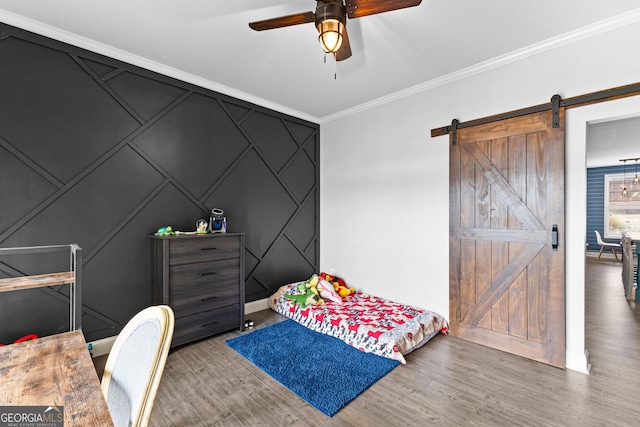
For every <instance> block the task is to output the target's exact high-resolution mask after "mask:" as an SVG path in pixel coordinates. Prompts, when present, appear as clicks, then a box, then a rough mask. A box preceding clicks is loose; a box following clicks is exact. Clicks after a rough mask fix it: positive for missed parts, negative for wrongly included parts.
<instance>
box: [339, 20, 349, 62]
mask: <svg viewBox="0 0 640 427" xmlns="http://www.w3.org/2000/svg"><path fill="white" fill-rule="evenodd" d="M347 58H351V44H349V33H347V27H344V31H343V32H342V46H340V49H338V51H337V52H336V61H344V60H345V59H347Z"/></svg>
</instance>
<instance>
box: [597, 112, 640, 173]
mask: <svg viewBox="0 0 640 427" xmlns="http://www.w3.org/2000/svg"><path fill="white" fill-rule="evenodd" d="M638 115H640V112H638ZM638 157H640V117H626V118H618V119H612V120H603V121H598V122H597V123H589V124H588V125H587V167H588V168H595V167H601V166H621V165H623V164H624V163H623V162H621V161H620V160H623V159H635V158H638ZM627 168H628V170H629V171H631V170H634V171H635V169H634V168H635V162H633V161H630V162H627Z"/></svg>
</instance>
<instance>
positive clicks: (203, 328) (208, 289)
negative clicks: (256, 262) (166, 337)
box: [150, 233, 244, 347]
mask: <svg viewBox="0 0 640 427" xmlns="http://www.w3.org/2000/svg"><path fill="white" fill-rule="evenodd" d="M150 237H151V238H152V245H153V281H154V283H153V302H154V304H167V305H169V306H170V307H171V308H172V309H173V311H174V313H175V318H176V322H175V331H174V334H173V343H172V344H171V346H172V347H175V346H179V345H182V344H186V343H189V342H191V341H195V340H198V339H201V338H206V337H209V336H211V335H215V334H218V333H220V332H225V331H228V330H230V329H234V328H239V329H240V330H243V328H244V233H224V234H192V235H181V236H170V237H162V236H150Z"/></svg>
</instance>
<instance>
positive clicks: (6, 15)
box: [0, 9, 319, 123]
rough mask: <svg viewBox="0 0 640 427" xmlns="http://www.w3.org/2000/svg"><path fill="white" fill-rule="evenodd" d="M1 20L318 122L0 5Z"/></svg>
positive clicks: (248, 94)
mask: <svg viewBox="0 0 640 427" xmlns="http://www.w3.org/2000/svg"><path fill="white" fill-rule="evenodd" d="M0 22H3V23H5V24H7V25H12V26H14V27H18V28H21V29H23V30H27V31H30V32H32V33H36V34H40V35H41V36H45V37H49V38H51V39H54V40H58V41H61V42H63V43H67V44H70V45H73V46H76V47H79V48H81V49H86V50H89V51H91V52H95V53H98V54H100V55H104V56H108V57H110V58H113V59H116V60H118V61H122V62H126V63H128V64H131V65H135V66H137V67H141V68H145V69H147V70H150V71H154V72H156V73H159V74H163V75H165V76H168V77H172V78H175V79H177V80H181V81H183V82H186V83H190V84H193V85H196V86H199V87H202V88H204V89H209V90H212V91H215V92H218V93H221V94H223V95H227V96H231V97H233V98H237V99H240V100H242V101H246V102H250V103H253V104H256V105H259V106H261V107H264V108H269V109H271V110H274V111H278V112H280V113H283V114H288V115H290V116H294V117H296V118H300V119H303V120H307V121H310V122H313V123H318V122H319V118H318V117H315V116H311V115H309V114H305V113H302V112H300V111H297V110H294V109H292V108H288V107H285V106H283V105H280V104H277V103H275V102H271V101H268V100H266V99H263V98H260V97H257V96H255V95H251V94H250V93H246V92H243V91H240V90H237V89H234V88H232V87H229V86H225V85H223V84H220V83H216V82H214V81H211V80H207V79H203V78H202V77H198V76H196V75H194V74H190V73H187V72H185V71H181V70H178V69H176V68H173V67H169V66H167V65H164V64H161V63H159V62H156V61H152V60H150V59H147V58H144V57H142V56H139V55H135V54H133V53H130V52H126V51H124V50H121V49H116V48H114V47H112V46H109V45H106V44H104V43H100V42H97V41H95V40H92V39H89V38H86V37H81V36H78V35H77V34H73V33H71V32H68V31H65V30H62V29H60V28H56V27H53V26H51V25H47V24H44V23H42V22H40V21H35V20H32V19H28V18H25V17H24V16H20V15H16V14H13V13H10V12H7V11H5V10H2V9H0Z"/></svg>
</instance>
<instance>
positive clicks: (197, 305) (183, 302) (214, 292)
mask: <svg viewBox="0 0 640 427" xmlns="http://www.w3.org/2000/svg"><path fill="white" fill-rule="evenodd" d="M239 303H240V291H239V290H238V283H237V282H236V283H233V284H214V285H212V286H210V287H207V288H199V289H193V290H191V291H188V292H176V293H173V292H172V293H171V294H169V305H170V306H171V308H172V309H173V312H174V313H175V315H176V317H178V316H185V315H188V314H192V313H197V312H200V311H205V310H213V309H215V308H218V307H224V306H227V305H231V304H239Z"/></svg>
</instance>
